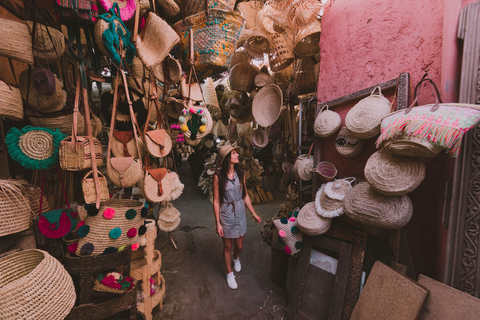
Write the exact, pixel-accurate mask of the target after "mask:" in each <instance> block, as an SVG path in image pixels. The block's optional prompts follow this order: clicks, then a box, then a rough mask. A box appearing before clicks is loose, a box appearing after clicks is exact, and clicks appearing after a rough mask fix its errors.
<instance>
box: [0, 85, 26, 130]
mask: <svg viewBox="0 0 480 320" xmlns="http://www.w3.org/2000/svg"><path fill="white" fill-rule="evenodd" d="M0 116H1V117H5V118H7V119H11V120H14V121H20V120H23V101H22V94H21V93H20V89H18V88H15V87H12V86H8V85H7V84H6V83H5V82H3V81H1V80H0Z"/></svg>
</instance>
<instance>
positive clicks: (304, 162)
mask: <svg viewBox="0 0 480 320" xmlns="http://www.w3.org/2000/svg"><path fill="white" fill-rule="evenodd" d="M314 168H315V165H314V163H313V156H308V155H307V154H302V155H301V156H299V157H298V158H297V160H296V161H295V164H294V171H295V172H296V173H297V174H298V176H299V178H300V179H302V180H304V181H310V180H312V171H313V170H314Z"/></svg>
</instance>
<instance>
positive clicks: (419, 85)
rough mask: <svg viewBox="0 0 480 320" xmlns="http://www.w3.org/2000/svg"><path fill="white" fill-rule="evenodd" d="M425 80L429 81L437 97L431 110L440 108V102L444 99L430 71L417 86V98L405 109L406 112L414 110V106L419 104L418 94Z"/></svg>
mask: <svg viewBox="0 0 480 320" xmlns="http://www.w3.org/2000/svg"><path fill="white" fill-rule="evenodd" d="M424 82H427V83H430V84H431V87H430V89H431V90H432V95H433V97H434V98H435V103H434V105H433V106H432V108H431V109H430V111H432V112H435V111H436V110H438V108H439V103H442V99H441V98H440V92H439V91H438V88H437V86H436V85H435V83H434V82H433V80H432V79H431V78H430V74H429V73H428V72H426V73H425V74H424V75H423V77H422V79H421V80H420V81H419V82H418V83H417V85H416V86H415V90H414V91H413V92H414V97H415V98H414V99H413V102H412V104H411V105H410V106H409V107H408V108H407V109H406V110H405V114H407V113H409V112H410V111H412V108H413V107H414V106H416V105H417V102H418V96H419V95H420V87H421V84H422V83H424Z"/></svg>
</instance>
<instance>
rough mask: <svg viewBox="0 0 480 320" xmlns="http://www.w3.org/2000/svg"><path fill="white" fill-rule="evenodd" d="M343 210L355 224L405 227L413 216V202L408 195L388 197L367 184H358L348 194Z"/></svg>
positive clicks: (386, 227) (392, 227)
mask: <svg viewBox="0 0 480 320" xmlns="http://www.w3.org/2000/svg"><path fill="white" fill-rule="evenodd" d="M343 208H344V212H345V214H346V215H347V216H348V217H349V218H350V219H352V220H354V221H355V222H358V223H360V224H363V225H367V226H373V227H378V228H385V229H398V228H401V227H403V226H405V225H406V224H407V223H408V221H410V219H411V217H412V214H413V205H412V201H411V200H410V198H409V197H408V196H407V195H402V196H395V197H387V196H384V195H382V194H380V193H378V192H376V191H375V190H373V189H372V188H371V187H370V185H369V184H368V183H367V182H362V183H359V184H357V185H356V186H355V187H353V188H352V190H350V191H349V192H348V193H347V195H346V197H345V200H344V201H343Z"/></svg>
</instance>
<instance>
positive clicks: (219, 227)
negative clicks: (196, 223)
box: [217, 222, 223, 237]
mask: <svg viewBox="0 0 480 320" xmlns="http://www.w3.org/2000/svg"><path fill="white" fill-rule="evenodd" d="M217 234H218V235H219V236H220V237H223V228H222V225H221V224H220V222H217Z"/></svg>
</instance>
